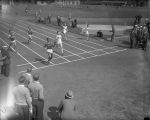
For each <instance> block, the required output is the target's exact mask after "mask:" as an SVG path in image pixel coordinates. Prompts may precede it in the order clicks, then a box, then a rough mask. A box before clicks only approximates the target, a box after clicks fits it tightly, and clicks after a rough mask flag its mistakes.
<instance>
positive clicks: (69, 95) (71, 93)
mask: <svg viewBox="0 0 150 120" xmlns="http://www.w3.org/2000/svg"><path fill="white" fill-rule="evenodd" d="M65 96H66V97H67V98H70V99H71V98H73V97H74V96H73V92H72V91H71V90H68V92H66V95H65Z"/></svg>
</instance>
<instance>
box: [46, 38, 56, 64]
mask: <svg viewBox="0 0 150 120" xmlns="http://www.w3.org/2000/svg"><path fill="white" fill-rule="evenodd" d="M46 40H47V42H46V44H45V45H44V47H45V48H46V49H47V55H48V60H47V62H49V61H51V59H52V58H53V47H54V45H53V44H52V43H51V41H50V40H49V38H47V39H46Z"/></svg>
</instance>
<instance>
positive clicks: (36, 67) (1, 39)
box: [0, 38, 37, 69]
mask: <svg viewBox="0 0 150 120" xmlns="http://www.w3.org/2000/svg"><path fill="white" fill-rule="evenodd" d="M0 40H1V41H3V42H4V43H5V44H6V45H7V46H8V44H7V42H5V41H4V40H3V39H2V38H0ZM11 49H13V48H12V47H11ZM13 51H15V50H14V49H13ZM17 54H18V55H19V56H20V57H21V58H22V59H24V60H25V61H26V62H27V63H28V64H30V65H31V66H33V67H34V69H37V67H36V66H34V65H33V64H32V63H31V62H29V61H28V60H27V59H26V58H25V57H23V56H22V55H21V54H20V53H19V52H17Z"/></svg>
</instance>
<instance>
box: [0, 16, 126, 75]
mask: <svg viewBox="0 0 150 120" xmlns="http://www.w3.org/2000/svg"><path fill="white" fill-rule="evenodd" d="M29 25H30V26H31V28H32V29H33V32H34V33H33V40H32V43H31V44H30V45H27V44H26V42H27V39H28V36H27V26H29ZM12 26H13V27H14V30H15V32H16V41H17V50H18V53H14V54H16V55H14V56H15V57H14V61H15V62H14V63H15V66H16V67H17V71H18V72H19V73H22V72H24V71H25V70H26V68H27V67H29V66H32V67H33V70H38V69H43V68H47V67H52V66H56V65H61V64H67V63H71V62H75V61H79V60H86V59H89V58H93V57H97V56H104V55H108V54H114V53H116V52H122V51H125V50H126V49H123V48H119V47H117V46H110V45H109V46H108V45H105V44H104V43H103V42H100V41H96V40H95V41H94V40H90V41H86V38H85V40H84V39H82V40H81V39H78V37H77V36H76V35H73V34H71V33H68V41H63V46H64V55H63V56H61V54H60V50H59V49H57V48H55V51H56V52H54V57H53V59H52V60H51V62H50V64H49V65H45V64H44V63H43V62H41V60H42V61H43V60H47V54H46V50H45V49H44V48H43V45H44V43H45V42H46V38H47V37H49V38H50V39H51V40H54V39H55V37H56V32H57V31H56V29H53V28H48V27H45V26H42V25H38V24H33V23H30V22H27V21H24V20H23V19H22V18H20V19H15V18H12V17H8V16H3V17H0V27H1V29H0V35H1V37H0V41H2V42H3V43H4V44H5V45H8V44H9V40H8V30H9V29H10V27H12Z"/></svg>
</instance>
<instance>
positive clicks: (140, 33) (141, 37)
mask: <svg viewBox="0 0 150 120" xmlns="http://www.w3.org/2000/svg"><path fill="white" fill-rule="evenodd" d="M148 39H149V33H148V28H147V26H146V25H135V26H134V28H133V30H132V31H131V33H130V48H137V47H139V46H140V45H141V46H142V48H143V50H144V49H145V50H146V46H147V41H148Z"/></svg>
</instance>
